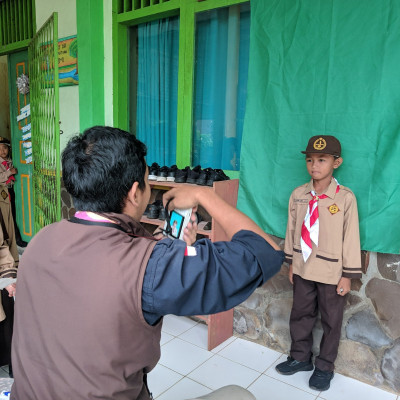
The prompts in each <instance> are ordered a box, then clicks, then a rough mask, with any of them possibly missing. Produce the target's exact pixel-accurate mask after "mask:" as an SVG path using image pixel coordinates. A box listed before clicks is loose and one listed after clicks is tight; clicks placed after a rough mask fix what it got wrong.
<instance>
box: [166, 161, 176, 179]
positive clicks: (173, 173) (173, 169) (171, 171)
mask: <svg viewBox="0 0 400 400" xmlns="http://www.w3.org/2000/svg"><path fill="white" fill-rule="evenodd" d="M177 171H178V167H177V166H176V165H173V166H172V167H171V168H169V170H168V174H167V182H174V181H175V176H176V172H177Z"/></svg>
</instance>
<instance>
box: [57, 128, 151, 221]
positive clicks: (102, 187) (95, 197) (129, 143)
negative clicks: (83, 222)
mask: <svg viewBox="0 0 400 400" xmlns="http://www.w3.org/2000/svg"><path fill="white" fill-rule="evenodd" d="M146 152H147V148H146V146H145V145H144V144H143V143H142V142H140V141H139V140H137V139H136V138H135V136H133V135H131V134H130V133H129V132H126V131H123V130H121V129H118V128H111V127H108V126H94V127H92V128H89V129H86V130H85V131H84V132H83V134H82V135H81V134H79V135H77V136H75V137H73V138H72V139H71V140H70V141H69V142H68V144H67V146H66V148H65V150H64V151H63V153H62V174H63V180H64V185H65V188H66V189H67V191H68V192H69V193H70V195H71V196H72V198H73V201H74V206H75V208H76V209H77V210H82V211H93V212H115V213H122V210H123V207H124V205H125V200H126V197H127V195H128V192H129V190H130V189H131V187H132V185H133V183H134V182H138V183H139V188H140V189H141V190H144V188H145V181H144V175H145V172H146V161H145V158H144V157H145V156H146Z"/></svg>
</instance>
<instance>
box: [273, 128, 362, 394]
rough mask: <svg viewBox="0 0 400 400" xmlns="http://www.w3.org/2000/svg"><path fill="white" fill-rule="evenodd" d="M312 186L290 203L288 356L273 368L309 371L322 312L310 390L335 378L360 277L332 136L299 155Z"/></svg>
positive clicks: (355, 233)
mask: <svg viewBox="0 0 400 400" xmlns="http://www.w3.org/2000/svg"><path fill="white" fill-rule="evenodd" d="M302 153H305V154H306V166H307V171H308V173H309V174H310V176H311V178H312V179H311V181H310V182H309V183H306V184H304V185H302V186H299V187H298V188H296V189H295V190H294V191H293V192H292V195H291V196H290V200H289V218H288V225H287V230H286V238H285V250H284V251H285V257H286V258H285V261H286V262H287V263H288V264H289V279H290V282H291V283H292V284H293V307H292V312H291V315H290V335H291V339H292V344H291V349H290V356H289V357H288V359H287V361H285V362H283V363H280V364H278V365H277V366H276V367H275V368H276V370H277V371H278V372H279V373H280V374H283V375H292V374H295V373H296V372H299V371H312V370H313V369H314V366H313V362H312V352H311V350H312V345H313V336H312V330H313V327H314V324H315V322H316V320H317V316H318V310H319V311H320V313H321V323H322V328H323V332H324V333H323V337H322V340H321V343H320V352H319V355H318V356H317V357H316V358H315V370H314V372H313V374H312V376H311V378H310V380H309V386H310V388H311V389H314V390H318V391H323V390H328V389H329V387H330V381H331V380H332V378H333V375H334V367H335V365H334V362H335V360H336V357H337V353H338V347H339V341H340V332H341V326H342V319H343V310H344V305H345V301H346V298H345V296H346V294H347V293H348V292H349V291H350V286H351V285H350V283H351V278H360V277H361V251H360V238H359V226H358V214H357V202H356V198H355V196H354V194H353V193H352V192H351V190H350V189H348V188H346V187H344V186H342V185H339V183H338V182H337V181H336V179H335V178H333V171H334V170H335V169H336V168H338V167H339V166H340V165H341V164H342V162H343V159H342V157H341V145H340V142H339V140H338V139H336V138H335V137H334V136H314V137H312V138H311V139H310V140H309V142H308V145H307V149H306V150H305V151H302Z"/></svg>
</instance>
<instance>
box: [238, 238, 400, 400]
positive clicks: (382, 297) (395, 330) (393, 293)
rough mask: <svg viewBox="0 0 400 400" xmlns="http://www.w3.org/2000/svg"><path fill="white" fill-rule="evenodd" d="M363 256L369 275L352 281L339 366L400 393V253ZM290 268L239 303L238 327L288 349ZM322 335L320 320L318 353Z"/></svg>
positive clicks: (246, 334)
mask: <svg viewBox="0 0 400 400" xmlns="http://www.w3.org/2000/svg"><path fill="white" fill-rule="evenodd" d="M277 242H278V243H279V240H277ZM279 244H280V245H283V243H279ZM362 260H363V272H364V275H363V277H362V279H361V280H353V282H352V290H351V292H350V293H349V294H348V295H347V304H346V308H345V313H344V319H343V325H342V334H341V342H340V347H339V355H338V358H337V360H336V363H335V366H336V371H337V372H339V373H341V374H344V375H347V376H350V377H352V378H355V379H357V380H360V381H363V382H366V383H369V384H371V385H374V386H377V387H380V388H382V389H384V390H388V391H391V392H394V393H397V394H400V255H390V254H377V253H367V252H362ZM287 270H288V269H287V267H286V266H283V267H282V269H281V271H280V273H279V274H277V275H276V276H275V277H274V278H272V279H271V280H270V281H268V282H267V283H266V284H265V285H264V286H262V287H261V288H259V289H257V290H256V291H255V292H254V293H253V295H252V296H251V297H250V298H249V299H247V301H245V302H244V303H243V304H241V305H240V306H238V307H236V308H235V312H234V332H235V334H236V335H237V336H241V337H243V338H246V339H250V340H252V341H255V342H257V343H260V344H263V345H265V346H267V347H270V348H272V349H275V350H278V351H281V352H287V353H288V352H289V349H290V334H289V316H290V310H291V306H292V285H291V284H290V282H289V279H288V276H287ZM321 337H322V328H321V322H320V319H318V321H317V324H316V326H315V328H314V343H315V344H314V349H313V353H314V354H318V345H319V342H320V339H321Z"/></svg>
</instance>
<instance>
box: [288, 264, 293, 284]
mask: <svg viewBox="0 0 400 400" xmlns="http://www.w3.org/2000/svg"><path fill="white" fill-rule="evenodd" d="M289 281H290V283H291V284H292V285H293V264H290V265H289Z"/></svg>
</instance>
